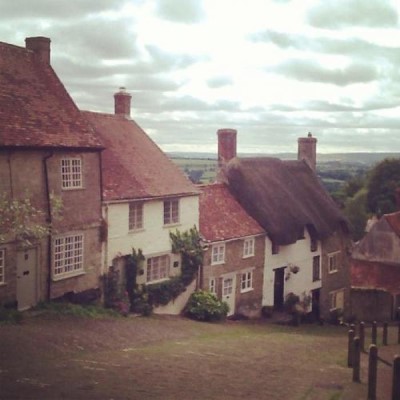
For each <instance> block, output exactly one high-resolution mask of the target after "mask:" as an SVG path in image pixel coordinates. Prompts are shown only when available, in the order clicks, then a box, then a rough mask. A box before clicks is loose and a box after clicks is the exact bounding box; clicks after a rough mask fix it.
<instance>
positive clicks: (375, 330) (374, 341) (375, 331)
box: [371, 321, 377, 344]
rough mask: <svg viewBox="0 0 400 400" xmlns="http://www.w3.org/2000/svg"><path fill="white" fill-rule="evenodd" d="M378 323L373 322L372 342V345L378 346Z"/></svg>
mask: <svg viewBox="0 0 400 400" xmlns="http://www.w3.org/2000/svg"><path fill="white" fill-rule="evenodd" d="M376 325H377V324H376V321H374V322H372V334H371V342H372V344H376V339H377V327H376Z"/></svg>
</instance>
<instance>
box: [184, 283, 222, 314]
mask: <svg viewBox="0 0 400 400" xmlns="http://www.w3.org/2000/svg"><path fill="white" fill-rule="evenodd" d="M228 311H229V306H228V304H226V303H225V302H224V301H220V300H218V299H217V297H216V296H215V295H214V294H212V293H210V292H206V291H202V290H199V291H197V292H194V293H192V295H191V296H190V298H189V301H188V303H187V305H186V307H185V314H186V315H187V316H188V317H189V318H192V319H195V320H198V321H221V320H223V319H225V318H226V315H227V314H228Z"/></svg>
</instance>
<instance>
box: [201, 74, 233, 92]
mask: <svg viewBox="0 0 400 400" xmlns="http://www.w3.org/2000/svg"><path fill="white" fill-rule="evenodd" d="M232 84H233V80H232V78H230V77H228V76H214V77H212V78H210V79H208V80H207V86H208V87H210V88H213V89H216V88H221V87H224V86H230V85H232Z"/></svg>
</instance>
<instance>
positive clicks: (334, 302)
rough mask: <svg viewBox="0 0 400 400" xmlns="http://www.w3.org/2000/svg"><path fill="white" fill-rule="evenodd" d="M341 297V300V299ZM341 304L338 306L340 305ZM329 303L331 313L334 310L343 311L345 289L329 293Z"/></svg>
mask: <svg viewBox="0 0 400 400" xmlns="http://www.w3.org/2000/svg"><path fill="white" fill-rule="evenodd" d="M339 296H341V298H340V297H339ZM340 302H341V304H338V303H340ZM329 303H330V311H332V310H338V309H340V310H343V307H344V289H339V290H334V291H332V292H329Z"/></svg>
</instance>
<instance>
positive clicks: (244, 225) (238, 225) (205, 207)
mask: <svg viewBox="0 0 400 400" xmlns="http://www.w3.org/2000/svg"><path fill="white" fill-rule="evenodd" d="M199 187H200V189H201V194H200V224H199V226H200V233H201V235H202V236H203V237H204V238H205V239H206V240H209V241H211V242H215V241H220V240H228V239H234V238H240V237H245V236H253V235H259V234H262V233H264V230H263V229H262V227H261V226H260V225H259V224H258V223H257V222H256V221H255V220H254V219H253V218H252V217H250V216H249V215H248V214H247V213H246V211H245V210H244V209H243V208H242V206H241V205H240V204H239V203H238V202H237V201H236V200H235V198H234V197H233V196H232V195H231V193H230V192H229V190H228V188H227V187H226V186H225V185H224V184H212V185H204V186H199Z"/></svg>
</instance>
